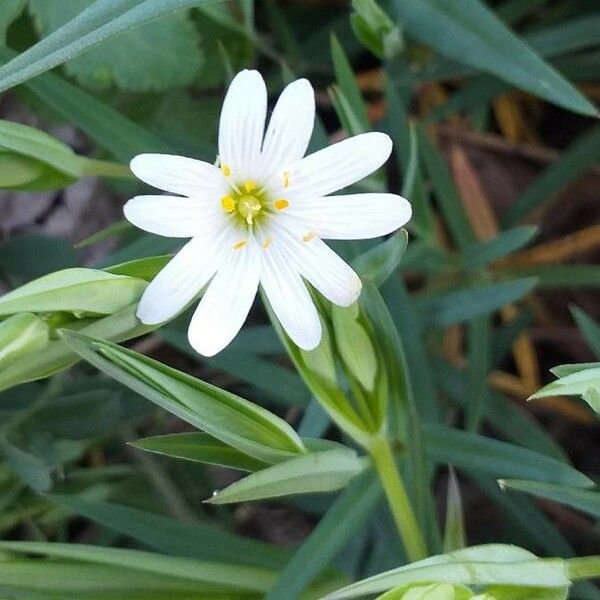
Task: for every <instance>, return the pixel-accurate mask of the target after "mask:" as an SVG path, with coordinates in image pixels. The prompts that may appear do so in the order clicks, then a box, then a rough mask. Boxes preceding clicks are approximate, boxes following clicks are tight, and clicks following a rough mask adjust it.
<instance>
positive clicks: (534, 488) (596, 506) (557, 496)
mask: <svg viewBox="0 0 600 600" xmlns="http://www.w3.org/2000/svg"><path fill="white" fill-rule="evenodd" d="M498 483H499V484H500V486H501V487H502V489H509V490H516V491H518V492H525V493H526V494H531V495H533V496H538V497H539V498H546V499H547V500H553V501H554V502H559V503H560V504H566V505H567V506H571V507H573V508H575V509H577V510H581V511H583V512H586V513H588V514H590V515H592V516H593V517H598V518H600V492H599V491H597V490H582V489H581V488H576V487H572V486H567V485H557V484H554V483H543V482H540V481H527V480H523V479H501V480H499V482H498Z"/></svg>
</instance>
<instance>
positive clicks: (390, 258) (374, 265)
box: [352, 229, 408, 286]
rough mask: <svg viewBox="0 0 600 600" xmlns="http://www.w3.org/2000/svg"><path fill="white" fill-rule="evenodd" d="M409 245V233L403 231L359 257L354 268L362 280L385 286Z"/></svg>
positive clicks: (353, 263) (353, 264)
mask: <svg viewBox="0 0 600 600" xmlns="http://www.w3.org/2000/svg"><path fill="white" fill-rule="evenodd" d="M407 244H408V233H407V232H406V230H405V229H401V230H400V231H398V232H396V233H394V235H392V236H390V237H389V238H388V239H387V240H385V241H384V242H381V243H380V244H377V246H375V247H374V248H371V249H370V250H367V251H366V252H363V253H362V254H360V255H359V256H357V257H356V258H355V259H354V261H353V262H352V266H353V267H354V269H355V270H356V271H357V273H358V274H359V275H360V277H361V279H365V278H366V279H370V280H371V281H372V282H373V283H374V284H375V285H376V286H380V285H383V283H385V281H386V280H387V278H388V277H389V276H390V275H392V273H394V271H395V270H396V269H397V268H398V265H399V264H400V261H401V260H402V256H403V255H404V251H405V250H406V246H407Z"/></svg>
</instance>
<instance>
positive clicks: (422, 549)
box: [369, 438, 427, 562]
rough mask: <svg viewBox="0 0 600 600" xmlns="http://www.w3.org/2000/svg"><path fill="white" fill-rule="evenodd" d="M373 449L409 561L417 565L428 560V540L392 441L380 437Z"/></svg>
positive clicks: (374, 442) (380, 477)
mask: <svg viewBox="0 0 600 600" xmlns="http://www.w3.org/2000/svg"><path fill="white" fill-rule="evenodd" d="M369 450H370V454H371V460H372V461H373V464H374V466H375V470H376V471H377V474H378V475H379V479H380V480H381V484H382V486H383V489H384V491H385V495H386V497H387V501H388V504H389V507H390V510H391V511H392V515H393V517H394V521H395V522H396V526H397V527H398V532H399V533H400V537H401V538H402V543H403V544H404V548H405V549H406V553H407V555H408V558H409V560H410V561H411V562H414V561H417V560H421V559H423V558H426V557H427V546H426V545H425V539H424V538H423V534H422V532H421V529H420V528H419V524H418V523H417V518H416V516H415V513H414V511H413V508H412V506H411V503H410V500H409V498H408V494H407V493H406V487H405V486H404V482H403V481H402V477H401V475H400V472H399V471H398V467H397V466H396V461H395V459H394V455H393V454H392V449H391V447H390V443H389V441H388V440H387V439H385V438H376V439H375V440H374V441H373V443H372V445H371V447H370V449H369Z"/></svg>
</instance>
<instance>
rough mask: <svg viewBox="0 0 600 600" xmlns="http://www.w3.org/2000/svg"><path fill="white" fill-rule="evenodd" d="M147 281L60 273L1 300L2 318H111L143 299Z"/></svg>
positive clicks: (91, 273) (70, 271)
mask: <svg viewBox="0 0 600 600" xmlns="http://www.w3.org/2000/svg"><path fill="white" fill-rule="evenodd" d="M146 285H147V282H146V281H143V280H141V279H138V278H133V277H127V276H124V275H113V274H112V273H107V272H105V271H98V270H95V269H84V268H73V269H65V270H63V271H57V272H56V273H51V274H50V275H45V276H44V277H40V278H39V279H36V280H35V281H32V282H30V283H27V284H25V285H23V286H21V287H20V288H17V289H16V290H13V291H12V292H9V293H8V294H5V295H4V296H2V297H1V298H0V315H10V314H14V313H18V312H25V311H27V312H33V313H48V312H59V311H60V312H72V313H74V314H75V315H78V316H83V315H108V314H111V313H114V312H116V311H118V310H120V309H122V308H124V307H126V306H128V305H130V304H132V303H133V302H135V301H137V300H139V298H140V296H141V295H142V292H143V291H144V289H145V288H146Z"/></svg>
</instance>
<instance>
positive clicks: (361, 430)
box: [263, 296, 369, 444]
mask: <svg viewBox="0 0 600 600" xmlns="http://www.w3.org/2000/svg"><path fill="white" fill-rule="evenodd" d="M263 303H264V305H265V307H266V309H267V312H268V314H269V318H270V319H271V323H272V324H273V327H274V329H275V331H277V333H278V335H279V338H280V339H281V341H282V342H283V344H284V347H285V348H286V350H287V352H288V355H289V356H290V358H291V359H292V361H293V363H294V365H295V367H296V369H297V371H298V373H299V374H300V376H301V377H302V379H303V380H304V382H305V383H306V385H307V387H308V388H309V389H310V391H311V392H312V393H313V394H314V395H315V397H316V398H317V400H318V401H319V402H320V404H321V406H322V407H323V408H324V409H325V411H326V412H327V413H328V414H329V416H330V417H331V418H332V420H333V421H334V422H335V423H336V424H337V425H338V427H340V429H342V430H343V431H345V432H346V433H347V434H348V435H350V436H351V437H352V438H353V439H354V440H356V441H360V442H361V443H363V444H367V443H368V437H369V434H368V431H367V429H366V428H365V425H364V424H363V422H362V420H361V418H360V417H359V416H358V414H357V412H356V411H355V410H354V408H353V406H352V405H351V404H350V401H349V400H348V398H347V396H346V394H345V393H344V392H343V391H342V390H341V389H340V388H339V386H338V384H337V380H336V371H335V363H334V360H333V355H332V351H331V341H330V339H329V334H328V331H327V329H326V328H325V327H324V328H323V336H322V338H321V343H320V344H319V345H318V346H317V347H316V348H315V349H314V350H311V351H305V350H301V349H300V348H298V346H296V344H294V343H293V342H292V341H291V340H290V338H289V337H288V336H287V334H286V333H285V331H284V330H283V328H282V327H281V324H280V323H279V321H278V320H277V317H276V316H275V314H274V313H273V310H272V309H271V307H270V305H269V302H268V300H267V299H266V297H264V296H263Z"/></svg>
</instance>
